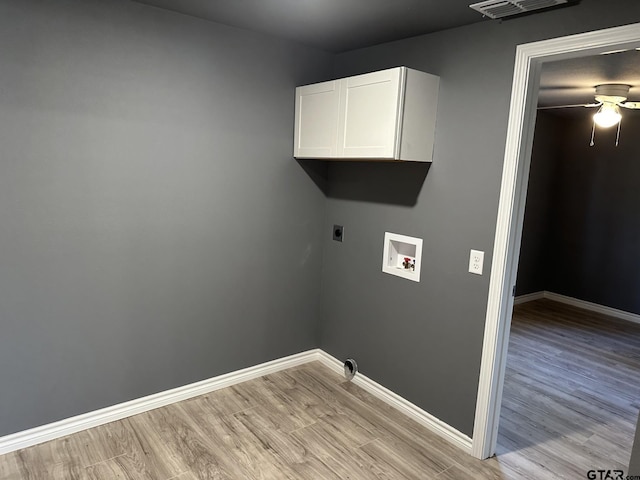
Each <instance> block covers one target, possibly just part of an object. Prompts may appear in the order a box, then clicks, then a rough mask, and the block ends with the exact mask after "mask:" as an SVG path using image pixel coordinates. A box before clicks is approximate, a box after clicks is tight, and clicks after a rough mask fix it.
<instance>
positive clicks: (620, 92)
mask: <svg viewBox="0 0 640 480" xmlns="http://www.w3.org/2000/svg"><path fill="white" fill-rule="evenodd" d="M630 88H631V86H629V85H622V84H618V83H605V84H603V85H598V86H596V92H595V100H596V101H595V103H581V104H576V105H555V106H550V107H538V110H549V109H554V108H572V107H587V108H596V107H599V108H598V111H597V112H596V113H595V114H594V115H593V129H592V131H591V143H590V145H591V146H593V145H594V141H593V137H594V135H595V128H596V125H598V126H599V127H603V128H609V127H613V126H614V125H618V134H617V136H616V146H618V140H619V138H620V123H621V120H622V115H621V114H620V107H622V108H628V109H631V110H638V109H640V102H628V101H627V96H628V95H629V90H630Z"/></svg>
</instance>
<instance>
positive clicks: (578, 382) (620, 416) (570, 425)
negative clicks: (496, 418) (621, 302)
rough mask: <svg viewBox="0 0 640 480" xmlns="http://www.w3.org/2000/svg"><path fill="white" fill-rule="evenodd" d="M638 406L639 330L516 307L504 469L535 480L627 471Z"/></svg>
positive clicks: (505, 404)
mask: <svg viewBox="0 0 640 480" xmlns="http://www.w3.org/2000/svg"><path fill="white" fill-rule="evenodd" d="M639 407H640V325H637V324H633V323H630V322H627V321H623V320H618V319H615V318H612V317H608V316H605V315H601V314H598V313H593V312H588V311H586V310H582V309H579V308H575V307H572V306H568V305H564V304H560V303H557V302H553V301H550V300H537V301H534V302H529V303H525V304H523V305H518V306H516V307H515V309H514V315H513V322H512V327H511V337H510V342H509V354H508V358H507V371H506V377H505V386H504V394H503V401H502V411H501V418H500V428H499V431H498V432H499V437H498V452H497V454H498V458H499V459H500V461H501V462H502V463H505V464H507V465H510V466H511V467H513V468H520V469H521V470H522V471H524V472H528V473H527V475H529V476H533V478H570V479H577V478H587V475H586V473H587V471H588V470H590V469H596V470H597V469H604V470H606V469H620V470H624V471H626V470H627V468H628V466H629V458H630V452H631V447H632V444H633V436H634V432H635V426H636V421H637V419H638V409H639ZM518 466H519V467H518Z"/></svg>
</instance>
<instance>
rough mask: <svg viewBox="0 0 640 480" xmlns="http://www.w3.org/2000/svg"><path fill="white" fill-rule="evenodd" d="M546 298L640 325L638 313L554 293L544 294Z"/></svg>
mask: <svg viewBox="0 0 640 480" xmlns="http://www.w3.org/2000/svg"><path fill="white" fill-rule="evenodd" d="M544 298H548V299H549V300H554V301H556V302H560V303H566V304H567V305H573V306H574V307H578V308H582V309H584V310H589V311H591V312H596V313H602V314H603V315H609V316H610V317H615V318H619V319H620V320H627V321H629V322H633V323H640V315H638V314H636V313H631V312H625V311H624V310H618V309H617V308H611V307H606V306H604V305H598V304H597V303H591V302H586V301H584V300H579V299H577V298H573V297H567V296H566V295H560V294H559V293H553V292H544Z"/></svg>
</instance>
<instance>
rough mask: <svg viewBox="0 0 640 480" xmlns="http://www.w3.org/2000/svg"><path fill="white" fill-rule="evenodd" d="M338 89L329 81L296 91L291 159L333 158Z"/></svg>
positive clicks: (336, 124) (336, 132) (334, 153)
mask: <svg viewBox="0 0 640 480" xmlns="http://www.w3.org/2000/svg"><path fill="white" fill-rule="evenodd" d="M338 87H339V81H331V82H323V83H317V84H314V85H307V86H304V87H298V88H296V125H295V133H294V135H295V137H294V138H295V144H294V148H293V156H294V157H297V158H330V157H335V156H336V145H337V135H338V105H339V102H340V95H339V91H338Z"/></svg>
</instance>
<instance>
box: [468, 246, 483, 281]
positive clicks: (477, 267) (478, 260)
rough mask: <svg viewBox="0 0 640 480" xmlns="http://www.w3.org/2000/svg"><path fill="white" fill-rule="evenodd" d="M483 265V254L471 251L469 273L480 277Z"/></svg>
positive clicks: (478, 251)
mask: <svg viewBox="0 0 640 480" xmlns="http://www.w3.org/2000/svg"><path fill="white" fill-rule="evenodd" d="M483 264H484V252H481V251H480V250H471V253H470V254H469V272H471V273H475V274H476V275H482V266H483Z"/></svg>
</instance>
